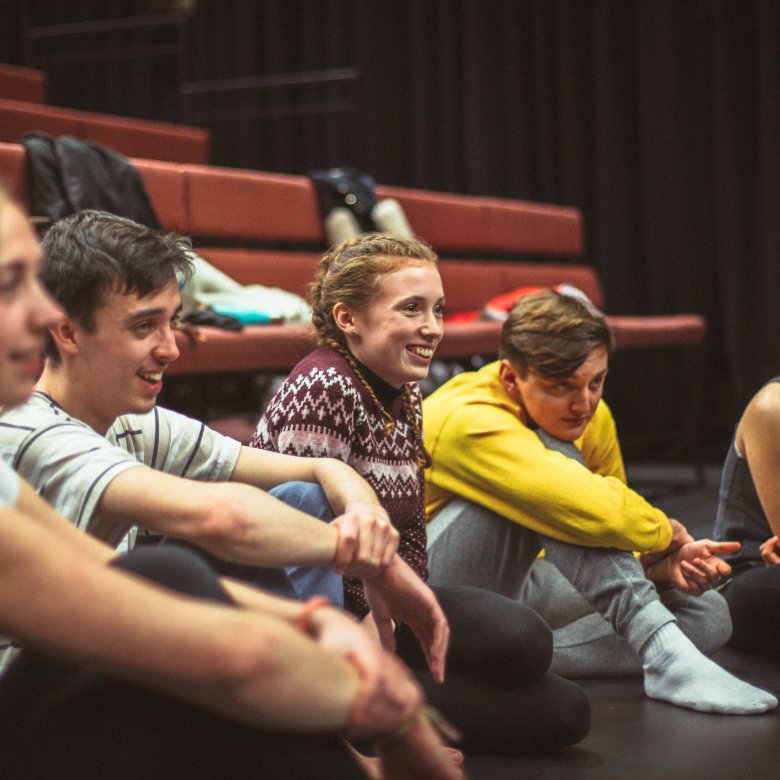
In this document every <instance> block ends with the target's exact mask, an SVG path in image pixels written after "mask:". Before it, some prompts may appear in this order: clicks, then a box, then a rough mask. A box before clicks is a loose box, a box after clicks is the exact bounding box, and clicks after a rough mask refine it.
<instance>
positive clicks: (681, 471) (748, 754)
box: [466, 464, 780, 780]
mask: <svg viewBox="0 0 780 780" xmlns="http://www.w3.org/2000/svg"><path fill="white" fill-rule="evenodd" d="M628 471H629V481H630V482H631V484H632V485H633V486H634V487H635V489H637V490H638V491H639V492H640V493H642V494H643V495H645V496H647V497H648V498H649V499H650V500H651V501H652V502H653V503H654V504H656V505H657V506H660V507H661V508H663V509H664V510H665V511H666V512H667V513H668V514H669V515H670V516H671V517H676V518H677V519H678V520H680V521H681V522H683V523H684V524H685V525H687V526H688V528H689V530H691V532H692V533H693V534H694V536H696V537H697V538H698V537H701V536H709V535H710V529H711V527H712V520H713V518H714V512H715V507H716V505H717V484H718V477H719V467H717V466H712V467H707V468H706V469H705V483H704V485H703V486H699V485H696V484H695V474H694V472H693V470H692V469H691V468H690V467H676V466H658V465H644V464H643V465H639V464H635V465H633V466H632V465H629V468H628ZM714 658H715V660H717V661H718V662H719V663H721V664H722V665H723V666H724V667H725V668H727V669H728V670H730V671H732V672H733V673H735V674H736V675H737V676H739V677H741V678H742V679H744V680H747V681H749V682H752V683H754V684H756V685H758V686H760V687H763V688H766V689H767V690H770V691H772V692H773V693H775V694H776V695H777V694H780V666H779V665H778V664H776V663H773V662H769V661H767V660H764V659H761V658H758V657H754V656H748V655H745V654H743V653H738V652H737V651H735V650H730V649H729V648H724V649H723V650H721V651H720V652H719V653H717V654H716V655H715V656H714ZM580 682H581V684H582V686H583V688H585V690H587V692H588V694H589V696H590V699H591V707H592V727H591V731H590V734H589V735H588V736H587V737H586V738H585V739H584V740H583V741H582V742H581V743H580V744H579V745H577V746H575V747H572V748H567V749H566V750H562V751H560V752H558V753H554V754H552V755H545V756H534V757H526V758H512V759H509V758H502V757H485V756H468V757H467V762H466V767H467V770H468V776H469V778H470V780H510V778H511V779H512V780H514V779H515V778H565V779H566V780H569V778H575V779H576V778H590V779H593V778H598V780H613V779H614V780H620V779H622V778H632V779H633V778H638V780H644V779H645V778H653V779H655V778H659V779H660V780H678V779H680V780H681V779H683V778H684V779H685V780H688V778H690V779H692V780H699V778H706V780H719V779H720V778H744V780H763V778H777V777H780V715H778V714H777V713H771V714H768V715H753V716H726V715H707V714H702V713H697V712H692V711H690V710H684V709H681V708H679V707H674V706H672V705H670V704H665V703H663V702H657V701H653V700H651V699H648V698H647V697H646V696H645V695H644V693H643V690H642V682H641V679H639V678H637V679H622V680H621V679H609V680H582V681H580Z"/></svg>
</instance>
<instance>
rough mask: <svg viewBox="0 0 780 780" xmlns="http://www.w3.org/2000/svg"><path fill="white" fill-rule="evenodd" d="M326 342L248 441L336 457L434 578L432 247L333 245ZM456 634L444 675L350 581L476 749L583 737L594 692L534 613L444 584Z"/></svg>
mask: <svg viewBox="0 0 780 780" xmlns="http://www.w3.org/2000/svg"><path fill="white" fill-rule="evenodd" d="M311 297H312V312H313V320H314V324H315V327H316V330H317V335H318V338H319V342H320V345H321V346H320V348H319V349H317V350H316V351H314V352H313V353H311V354H310V355H309V356H307V357H306V358H304V359H303V360H302V361H301V362H300V363H299V364H298V365H297V366H296V367H295V368H294V369H293V371H292V373H291V374H290V376H289V377H288V378H287V381H286V382H285V383H284V385H283V386H282V387H281V388H280V389H279V391H278V392H277V394H276V395H275V396H274V398H273V399H272V400H271V402H270V403H269V405H268V407H267V409H266V412H265V414H264V415H263V418H262V419H261V420H260V422H259V424H258V427H257V430H256V432H255V435H254V437H253V440H252V445H253V446H255V447H260V448H262V449H267V450H274V451H278V452H283V453H287V454H291V455H298V456H309V457H331V458H338V459H340V460H342V461H345V462H346V463H348V464H349V465H350V466H352V468H354V469H355V470H356V471H357V472H358V473H359V474H361V475H362V476H363V477H364V478H365V479H366V481H367V482H368V483H369V484H370V485H371V486H372V487H373V488H374V490H375V491H376V494H377V495H378V497H379V500H380V502H381V503H382V505H383V506H384V508H385V509H386V510H387V513H388V515H389V516H390V519H391V521H392V522H393V524H394V525H395V526H396V528H397V529H398V530H399V532H400V544H399V547H398V554H399V555H400V556H401V557H402V558H403V559H404V560H405V561H406V563H408V564H409V566H410V567H411V568H412V569H413V570H414V571H415V572H416V574H417V575H418V576H419V577H420V578H422V579H423V580H426V579H427V577H428V558H427V553H426V531H425V512H424V486H423V470H424V469H425V468H426V467H427V466H428V465H429V463H430V458H429V456H428V453H427V451H426V448H425V445H424V443H423V437H422V414H421V393H420V389H419V387H418V386H417V382H418V381H420V380H422V379H425V377H426V376H427V374H428V368H429V366H430V362H431V360H432V358H433V355H434V354H435V351H436V347H437V346H438V344H439V342H440V341H441V338H442V333H443V313H444V292H443V290H442V283H441V278H440V276H439V272H438V269H437V259H436V255H435V254H434V253H433V252H432V251H431V249H430V247H428V246H427V245H426V244H424V243H421V242H419V241H414V240H408V239H402V238H397V237H394V236H390V235H387V234H367V235H364V236H360V237H358V238H355V239H352V240H350V241H347V242H345V243H343V244H340V245H338V246H336V247H334V248H332V249H331V250H330V251H329V252H327V253H326V254H325V255H324V257H323V258H322V261H321V264H320V267H319V269H318V273H317V276H316V278H315V281H314V283H313V285H312V296H311ZM434 592H435V594H436V596H437V598H438V599H439V601H440V603H441V605H442V608H443V610H444V612H445V613H446V615H447V619H448V621H449V623H450V627H451V629H452V637H451V643H450V652H449V656H448V673H447V677H446V680H445V682H444V684H443V685H442V684H438V683H436V682H435V681H434V680H433V679H432V677H431V675H430V674H429V673H428V672H427V671H426V670H425V659H424V658H422V657H421V654H420V652H419V649H418V647H417V644H416V643H415V642H414V641H413V639H412V637H411V633H410V632H409V631H408V629H407V627H406V626H403V625H401V626H398V627H397V630H396V631H395V633H393V630H392V627H391V628H390V629H389V630H385V631H384V633H383V625H384V621H383V612H384V609H383V604H382V601H381V599H379V598H377V597H376V594H375V593H374V592H373V590H372V587H371V586H370V585H368V584H364V583H363V582H362V581H361V580H359V579H345V583H344V596H345V606H346V608H347V609H350V610H351V611H352V612H354V613H355V614H356V615H358V616H359V617H361V618H363V619H364V621H365V622H366V623H367V624H368V625H369V626H372V624H373V623H374V622H376V624H377V625H378V626H379V628H380V633H383V638H384V640H385V642H386V643H387V645H388V646H392V647H395V646H397V651H398V653H399V655H401V656H402V658H403V659H404V660H405V661H406V662H407V663H408V664H409V665H410V666H412V668H413V669H414V670H415V673H416V674H417V676H418V679H420V681H421V682H422V684H423V686H424V687H425V690H426V694H427V695H428V697H429V699H430V700H431V702H433V703H434V704H435V706H436V707H437V708H438V709H440V710H441V711H442V712H443V713H444V715H445V716H446V717H447V718H448V719H450V720H451V721H452V722H453V723H454V724H455V725H456V726H457V727H458V728H459V729H461V731H462V732H463V746H464V748H466V749H467V750H472V751H491V750H493V751H499V752H502V753H514V754H517V753H523V752H527V751H531V750H543V749H546V748H554V747H560V746H562V745H567V744H572V743H574V742H577V741H579V740H580V739H582V738H583V737H584V736H585V734H586V733H587V730H588V726H589V706H588V701H587V698H586V697H585V694H584V693H583V692H582V691H581V690H580V689H579V688H578V687H577V686H576V685H574V684H573V683H569V682H567V681H565V680H562V679H560V678H558V677H556V676H554V675H551V674H549V673H548V672H547V669H548V666H549V663H550V658H551V638H550V632H549V629H548V628H547V626H546V625H544V623H543V622H542V621H541V620H540V619H539V618H538V616H537V615H536V614H535V613H533V612H532V611H531V610H529V609H527V608H525V607H523V606H521V605H519V604H517V603H515V602H514V601H513V600H511V599H508V598H505V597H503V596H500V595H498V594H495V593H489V592H488V591H485V590H481V589H479V588H473V587H465V588H464V587H444V588H435V589H434Z"/></svg>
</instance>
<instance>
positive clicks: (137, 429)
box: [0, 392, 241, 547]
mask: <svg viewBox="0 0 780 780" xmlns="http://www.w3.org/2000/svg"><path fill="white" fill-rule="evenodd" d="M240 449H241V444H240V443H239V442H237V441H235V440H234V439H230V438H228V437H226V436H222V435H221V434H218V433H216V432H215V431H212V430H211V429H210V428H207V427H206V426H205V425H204V424H203V423H201V422H199V421H197V420H193V419H192V418H190V417H185V416H184V415H182V414H178V413H177V412H172V411H171V410H169V409H163V408H160V407H155V408H154V409H153V410H152V411H151V412H149V413H148V414H128V415H122V416H121V417H118V418H117V419H116V421H115V422H114V424H113V425H112V426H111V428H110V429H109V431H108V433H106V435H105V436H102V435H101V434H99V433H97V432H96V431H95V430H93V429H92V428H90V427H89V426H88V425H86V424H85V423H83V422H81V421H80V420H76V419H74V418H72V417H70V416H68V414H67V413H66V412H65V411H64V410H63V409H62V408H60V407H59V406H58V405H57V403H56V401H54V399H52V398H50V397H49V396H47V395H45V394H44V393H39V392H36V393H33V396H32V398H31V399H30V400H29V401H28V402H27V403H26V404H24V405H22V406H19V407H16V408H15V409H10V410H8V411H7V412H5V413H3V414H2V415H0V460H2V461H5V462H6V463H8V464H10V465H11V467H12V468H13V469H14V470H15V471H17V472H18V473H19V474H20V475H21V476H22V477H24V478H25V479H26V480H27V481H28V482H29V483H30V484H32V486H33V487H34V488H35V489H36V490H37V491H38V493H39V494H40V495H41V496H42V497H43V498H45V499H46V500H47V501H48V502H49V503H50V504H51V505H52V506H54V508H55V509H57V511H58V512H59V513H60V514H62V515H64V516H65V517H67V518H68V519H69V520H71V521H72V522H74V523H75V524H76V525H77V526H78V527H79V528H81V529H83V530H88V531H90V532H92V533H93V534H94V535H95V536H97V537H98V538H100V539H103V540H104V541H105V542H107V543H108V544H110V545H112V546H114V547H116V546H117V545H118V544H119V543H120V541H121V540H122V539H123V538H124V537H125V535H126V534H127V533H128V531H130V530H131V525H130V524H129V523H125V522H121V521H116V520H112V519H111V518H107V517H99V516H98V514H97V506H98V503H99V502H100V497H101V496H102V495H103V492H104V491H105V489H106V487H108V485H109V484H110V482H111V480H113V479H114V478H115V477H116V476H117V475H118V474H121V473H122V472H123V471H125V470H126V469H129V468H133V467H137V466H139V465H146V466H149V467H150V468H153V469H157V470H158V471H164V472H166V473H168V474H174V475H176V476H180V477H188V478H190V479H196V480H200V481H203V482H219V481H226V480H228V479H229V478H230V475H231V474H232V473H233V468H234V467H235V465H236V461H237V460H238V454H239V452H240Z"/></svg>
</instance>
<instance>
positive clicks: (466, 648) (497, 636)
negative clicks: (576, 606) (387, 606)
mask: <svg viewBox="0 0 780 780" xmlns="http://www.w3.org/2000/svg"><path fill="white" fill-rule="evenodd" d="M434 591H435V593H436V596H437V597H438V598H439V601H440V602H441V605H442V608H443V609H444V612H445V613H446V615H447V619H448V620H449V623H450V627H451V629H452V643H451V648H450V666H451V668H452V669H453V670H454V669H459V670H460V671H461V672H462V673H465V674H474V672H475V670H481V672H480V676H484V677H485V679H488V680H489V681H490V682H492V683H494V684H496V685H508V686H516V685H524V684H526V683H528V682H530V681H533V680H537V679H539V678H540V677H542V676H543V675H544V673H545V672H546V671H547V670H548V669H549V668H550V663H551V662H552V649H553V640H552V632H551V631H550V629H549V627H548V626H547V624H546V623H545V622H544V620H542V618H540V617H539V615H537V614H536V613H535V612H534V611H533V610H532V609H530V608H528V607H526V606H524V605H523V604H520V603H518V602H517V601H514V600H513V599H509V598H507V597H506V596H501V595H500V594H498V593H493V592H491V591H487V590H483V589H481V588H472V587H469V586H465V585H461V586H448V587H445V586H438V587H435V588H434Z"/></svg>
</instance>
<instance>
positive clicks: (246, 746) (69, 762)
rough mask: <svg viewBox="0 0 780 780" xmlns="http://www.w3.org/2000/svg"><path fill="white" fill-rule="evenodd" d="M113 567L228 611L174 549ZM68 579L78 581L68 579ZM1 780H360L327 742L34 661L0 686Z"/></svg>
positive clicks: (16, 666)
mask: <svg viewBox="0 0 780 780" xmlns="http://www.w3.org/2000/svg"><path fill="white" fill-rule="evenodd" d="M117 565H118V566H121V567H122V568H125V569H128V570H130V571H133V572H136V573H138V574H141V575H142V576H144V577H147V578H148V579H151V580H155V581H156V582H159V583H161V584H164V585H167V586H169V587H171V588H173V589H175V590H177V591H180V592H182V593H188V594H191V595H194V596H198V597H200V598H206V599H210V600H214V601H221V602H224V603H230V600H229V598H228V597H227V595H226V594H225V593H224V591H223V590H222V588H221V587H220V586H219V583H218V582H217V579H216V577H215V575H214V573H213V572H212V570H211V569H210V568H209V567H208V566H207V565H206V564H205V563H204V562H203V560H202V559H201V558H200V557H199V556H198V555H195V554H193V553H190V552H188V551H186V550H184V549H181V548H175V547H170V548H166V547H157V548H137V549H136V550H134V551H133V552H132V553H130V554H129V555H127V556H125V557H123V558H121V559H119V560H118V561H117ZM74 576H78V573H77V572H74ZM0 757H1V758H0V763H1V765H2V770H0V771H1V773H2V776H3V777H4V778H12V777H14V778H16V777H19V778H44V777H45V778H48V777H78V778H83V779H89V778H101V780H102V778H111V780H122V779H123V778H128V780H129V778H133V780H136V779H137V778H144V777H149V778H155V780H158V778H171V779H173V778H177V780H179V779H180V778H185V777H215V778H217V777H218V778H244V777H246V778H249V777H251V778H269V780H270V779H273V780H276V778H289V780H298V779H299V778H320V777H323V767H327V771H328V772H329V773H330V774H329V776H332V777H339V778H342V777H343V778H350V779H351V778H364V777H365V775H364V774H363V772H362V771H361V770H359V769H358V768H357V766H356V764H355V762H354V760H353V759H352V757H351V756H350V755H349V754H348V752H347V749H346V748H345V747H344V745H343V742H342V741H341V740H340V739H339V738H338V737H337V736H336V735H333V734H305V735H301V734H295V733H289V732H271V731H267V730H262V729H259V728H252V727H250V726H245V725H241V724H238V723H235V722H233V721H231V720H229V719H227V718H225V717H222V716H220V715H217V714H214V713H211V712H208V711H206V710H203V709H201V708H199V707H197V706H195V705H192V704H189V703H186V702H183V701H180V700H178V699H175V698H173V697H171V696H167V695H165V694H162V693H159V692H157V691H153V690H150V689H146V688H144V687H142V686H139V685H134V684H130V683H126V682H123V681H121V680H118V679H116V678H113V677H111V676H109V675H107V674H104V673H102V672H99V671H95V670H93V669H89V668H85V667H76V666H73V665H70V664H66V663H62V662H60V661H57V660H55V659H53V658H49V657H46V656H42V655H40V654H37V653H32V652H27V651H25V652H23V653H21V654H20V656H19V658H17V659H16V660H15V661H14V663H13V664H12V665H11V667H10V668H9V669H8V671H7V672H6V674H5V675H4V676H3V678H2V679H0Z"/></svg>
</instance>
